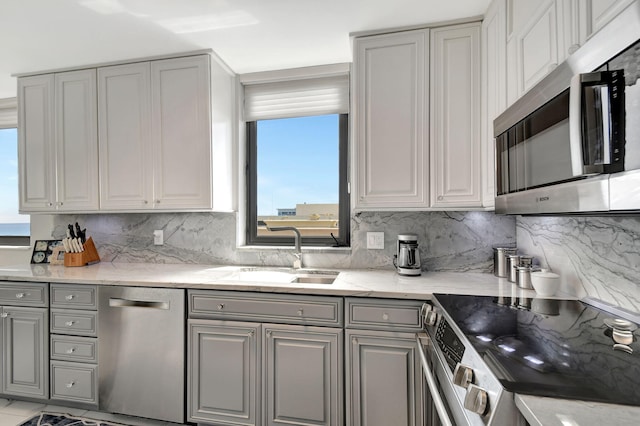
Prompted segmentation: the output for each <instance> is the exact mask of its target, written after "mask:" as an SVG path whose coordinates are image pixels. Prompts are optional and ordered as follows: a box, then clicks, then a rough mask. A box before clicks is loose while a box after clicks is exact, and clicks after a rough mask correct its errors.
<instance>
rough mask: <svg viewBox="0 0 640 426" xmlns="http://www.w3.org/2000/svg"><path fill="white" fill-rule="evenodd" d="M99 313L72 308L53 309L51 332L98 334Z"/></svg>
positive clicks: (83, 334)
mask: <svg viewBox="0 0 640 426" xmlns="http://www.w3.org/2000/svg"><path fill="white" fill-rule="evenodd" d="M97 318H98V313H97V312H95V311H76V310H70V309H51V321H50V323H51V332H52V333H59V334H75V335H79V336H97V324H98V321H97Z"/></svg>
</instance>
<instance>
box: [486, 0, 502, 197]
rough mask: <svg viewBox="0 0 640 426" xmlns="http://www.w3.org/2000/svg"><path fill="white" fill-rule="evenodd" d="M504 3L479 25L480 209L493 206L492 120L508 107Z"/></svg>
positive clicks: (493, 7) (495, 6)
mask: <svg viewBox="0 0 640 426" xmlns="http://www.w3.org/2000/svg"><path fill="white" fill-rule="evenodd" d="M506 19H507V18H506V3H505V0H495V1H493V2H491V5H490V6H489V9H488V10H487V13H486V14H485V19H484V21H482V51H483V52H484V54H483V55H482V73H481V75H482V80H483V81H482V91H483V93H482V96H481V98H482V107H481V114H482V119H481V125H482V153H481V158H482V191H483V193H482V205H483V206H484V207H493V206H494V204H495V196H496V191H495V139H494V137H493V120H495V118H496V117H497V116H498V115H500V114H501V113H502V112H503V111H504V110H505V108H506V107H507V78H506V74H507V66H506V55H507V49H506V48H507V37H506V29H507V28H506V26H507V22H506Z"/></svg>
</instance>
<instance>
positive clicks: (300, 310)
mask: <svg viewBox="0 0 640 426" xmlns="http://www.w3.org/2000/svg"><path fill="white" fill-rule="evenodd" d="M302 315H304V311H303V310H302V308H300V309H298V316H300V317H301V316H302Z"/></svg>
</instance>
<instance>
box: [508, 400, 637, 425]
mask: <svg viewBox="0 0 640 426" xmlns="http://www.w3.org/2000/svg"><path fill="white" fill-rule="evenodd" d="M515 400H516V406H517V407H518V409H519V410H520V412H521V413H522V415H523V416H524V418H525V419H526V420H527V422H529V424H530V425H531V426H594V425H616V426H626V425H628V426H631V425H634V426H635V425H638V424H640V407H632V406H627V405H616V404H605V403H601V402H589V401H574V400H566V399H558V398H545V397H541V396H532V395H519V394H518V395H515Z"/></svg>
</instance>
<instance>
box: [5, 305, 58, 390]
mask: <svg viewBox="0 0 640 426" xmlns="http://www.w3.org/2000/svg"><path fill="white" fill-rule="evenodd" d="M0 309H1V312H2V313H1V314H0V317H2V357H3V362H2V392H3V393H4V394H7V395H15V396H22V397H28V398H37V399H47V398H48V397H49V374H48V370H49V368H48V364H49V350H48V348H49V344H48V343H49V342H48V339H49V338H48V329H49V323H48V316H47V309H46V308H25V307H8V306H4V307H2V308H0Z"/></svg>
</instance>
